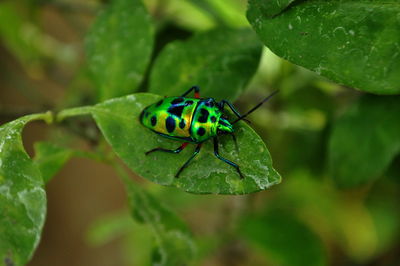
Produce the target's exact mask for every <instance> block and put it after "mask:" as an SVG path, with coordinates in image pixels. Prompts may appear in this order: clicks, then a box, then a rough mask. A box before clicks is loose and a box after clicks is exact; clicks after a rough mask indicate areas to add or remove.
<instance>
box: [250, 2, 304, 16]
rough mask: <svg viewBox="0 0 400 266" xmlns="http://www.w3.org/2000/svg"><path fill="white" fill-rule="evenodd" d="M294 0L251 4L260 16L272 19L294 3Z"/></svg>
mask: <svg viewBox="0 0 400 266" xmlns="http://www.w3.org/2000/svg"><path fill="white" fill-rule="evenodd" d="M295 1H296V0H276V1H275V0H270V1H253V2H252V4H253V5H255V6H256V7H257V8H258V9H260V11H261V12H262V14H265V15H266V16H267V17H268V18H272V17H274V16H276V15H278V14H279V13H281V12H282V11H284V10H285V8H288V6H289V5H290V4H291V3H293V2H295Z"/></svg>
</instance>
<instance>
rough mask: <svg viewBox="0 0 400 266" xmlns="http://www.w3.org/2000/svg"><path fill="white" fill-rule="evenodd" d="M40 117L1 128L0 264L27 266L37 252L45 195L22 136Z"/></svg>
mask: <svg viewBox="0 0 400 266" xmlns="http://www.w3.org/2000/svg"><path fill="white" fill-rule="evenodd" d="M40 118H41V115H30V116H24V117H22V118H19V119H17V120H14V121H12V122H9V123H7V124H5V125H2V126H1V127H0V264H2V265H3V264H4V265H24V264H26V263H27V262H28V260H29V259H30V258H31V256H32V254H33V251H34V250H35V249H36V247H37V245H38V243H39V240H40V236H41V232H42V228H43V224H44V220H45V216H46V193H45V191H44V188H43V180H42V176H41V174H40V171H39V169H38V168H37V166H36V165H35V163H34V162H33V161H32V160H31V159H30V158H29V156H28V154H27V153H26V152H25V150H24V147H23V144H22V139H21V133H22V129H23V127H24V126H25V124H26V123H28V122H29V121H31V120H35V119H40Z"/></svg>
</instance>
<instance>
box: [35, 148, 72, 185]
mask: <svg viewBox="0 0 400 266" xmlns="http://www.w3.org/2000/svg"><path fill="white" fill-rule="evenodd" d="M73 154H74V151H73V150H70V149H67V148H63V147H60V146H57V145H54V144H52V143H48V142H37V143H35V158H34V159H35V162H36V164H37V165H38V166H39V169H40V172H41V173H42V178H43V181H44V183H45V184H46V183H47V182H49V181H50V180H51V178H52V177H53V176H54V175H55V174H56V173H57V172H58V171H59V170H60V169H61V168H62V167H63V166H64V164H65V163H66V162H67V161H68V160H69V159H70V158H71V157H72V156H73Z"/></svg>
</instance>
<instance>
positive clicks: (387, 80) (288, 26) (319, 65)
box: [247, 0, 400, 94]
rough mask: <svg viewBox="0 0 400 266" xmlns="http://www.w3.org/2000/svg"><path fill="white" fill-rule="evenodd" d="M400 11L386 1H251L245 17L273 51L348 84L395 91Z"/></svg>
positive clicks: (399, 65) (380, 91) (399, 78)
mask: <svg viewBox="0 0 400 266" xmlns="http://www.w3.org/2000/svg"><path fill="white" fill-rule="evenodd" d="M399 11H400V6H399V4H398V3H397V2H387V1H385V0H380V1H370V0H360V1H351V0H348V1H317V0H308V1H300V0H297V1H283V2H282V1H278V0H274V1H262V0H250V1H249V10H248V14H247V16H248V19H249V21H250V23H251V24H252V26H253V27H254V29H255V30H256V32H257V33H258V34H259V36H260V38H261V39H262V40H263V42H264V43H265V44H266V45H267V46H268V47H269V48H270V49H271V50H272V51H273V52H274V53H276V54H277V55H279V56H281V57H283V58H285V59H287V60H289V61H291V62H293V63H295V64H298V65H301V66H304V67H306V68H309V69H311V70H313V71H315V72H317V73H318V74H321V75H323V76H326V77H328V78H330V79H332V80H334V81H337V82H340V83H342V84H345V85H347V86H350V87H354V88H358V89H360V90H363V91H367V92H373V93H376V94H395V93H399V92H400V89H399V86H398V84H399V82H400V72H399V71H400V63H399V62H400V60H399V59H400V54H399V53H398V49H399V48H398V47H399V42H400V41H399V39H398V38H397V36H399V29H400V27H399V26H400V21H399V20H398V13H399ZM317 44H318V45H317Z"/></svg>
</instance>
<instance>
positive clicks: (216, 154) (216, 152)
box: [214, 137, 244, 179]
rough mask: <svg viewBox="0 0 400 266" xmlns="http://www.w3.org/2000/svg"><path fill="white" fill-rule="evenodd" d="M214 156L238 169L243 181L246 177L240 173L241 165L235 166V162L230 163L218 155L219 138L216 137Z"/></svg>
mask: <svg viewBox="0 0 400 266" xmlns="http://www.w3.org/2000/svg"><path fill="white" fill-rule="evenodd" d="M214 154H215V156H217V158H218V159H220V160H221V161H224V162H225V163H227V164H229V165H232V166H233V167H235V168H236V171H237V172H238V173H239V175H240V178H241V179H243V178H244V176H243V175H242V172H241V171H240V168H239V165H237V164H235V163H234V162H231V161H229V160H228V159H225V158H224V157H222V156H221V155H219V153H218V138H217V137H215V138H214Z"/></svg>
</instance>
